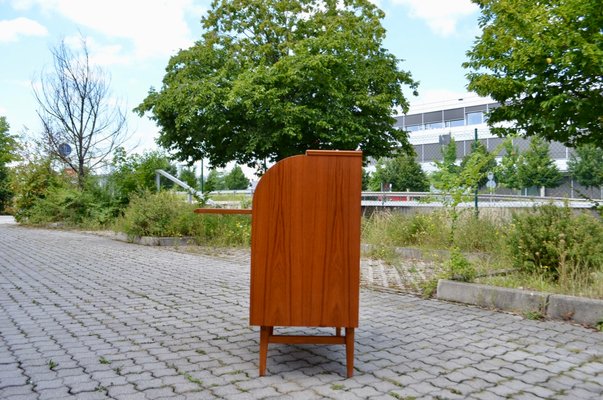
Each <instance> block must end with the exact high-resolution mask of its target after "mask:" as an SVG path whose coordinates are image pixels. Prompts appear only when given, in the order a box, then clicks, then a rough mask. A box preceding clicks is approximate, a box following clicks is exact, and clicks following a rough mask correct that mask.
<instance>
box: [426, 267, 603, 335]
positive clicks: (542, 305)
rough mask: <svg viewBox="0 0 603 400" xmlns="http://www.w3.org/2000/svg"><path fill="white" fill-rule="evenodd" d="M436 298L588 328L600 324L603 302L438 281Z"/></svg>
mask: <svg viewBox="0 0 603 400" xmlns="http://www.w3.org/2000/svg"><path fill="white" fill-rule="evenodd" d="M437 298H438V299H439V300H447V301H454V302H458V303H465V304H472V305H476V306H480V307H485V308H494V309H497V310H503V311H510V312H514V313H519V314H528V313H532V314H535V315H541V316H543V317H545V318H547V319H554V320H564V321H571V322H575V323H578V324H582V325H587V326H591V327H597V326H598V324H601V322H603V300H597V299H588V298H582V297H574V296H564V295H557V294H550V293H543V292H529V291H526V290H521V289H509V288H502V287H494V286H486V285H480V284H476V283H465V282H456V281H449V280H445V279H440V280H439V281H438V289H437Z"/></svg>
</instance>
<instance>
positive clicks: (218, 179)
mask: <svg viewBox="0 0 603 400" xmlns="http://www.w3.org/2000/svg"><path fill="white" fill-rule="evenodd" d="M225 189H226V182H224V173H223V172H221V171H218V170H217V169H212V170H210V171H209V173H208V174H207V178H206V179H205V187H204V188H203V190H204V191H206V192H213V191H215V190H225Z"/></svg>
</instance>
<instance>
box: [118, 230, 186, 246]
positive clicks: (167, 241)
mask: <svg viewBox="0 0 603 400" xmlns="http://www.w3.org/2000/svg"><path fill="white" fill-rule="evenodd" d="M111 239H113V240H119V241H121V242H128V243H134V244H140V245H143V246H187V245H190V244H195V239H194V238H192V237H171V236H169V237H160V236H135V237H128V235H126V234H125V233H122V232H114V233H113V234H112V235H111Z"/></svg>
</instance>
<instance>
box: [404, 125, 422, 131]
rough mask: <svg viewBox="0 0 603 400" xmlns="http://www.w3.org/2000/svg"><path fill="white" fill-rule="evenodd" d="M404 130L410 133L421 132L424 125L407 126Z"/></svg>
mask: <svg viewBox="0 0 603 400" xmlns="http://www.w3.org/2000/svg"><path fill="white" fill-rule="evenodd" d="M404 129H405V130H406V131H408V132H415V131H420V130H422V129H423V125H406V127H405V128H404Z"/></svg>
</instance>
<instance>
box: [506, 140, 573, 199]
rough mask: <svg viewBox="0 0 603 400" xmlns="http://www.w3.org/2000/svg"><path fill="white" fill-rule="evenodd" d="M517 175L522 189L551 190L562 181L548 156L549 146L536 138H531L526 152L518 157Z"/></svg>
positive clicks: (559, 173) (557, 169) (555, 166)
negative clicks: (534, 187)
mask: <svg viewBox="0 0 603 400" xmlns="http://www.w3.org/2000/svg"><path fill="white" fill-rule="evenodd" d="M517 175H518V179H519V182H520V184H521V187H523V188H529V187H533V186H536V187H546V188H553V187H557V186H559V185H560V184H561V181H562V180H563V175H561V172H559V168H557V165H555V162H554V161H553V160H552V159H551V156H550V154H549V144H548V143H547V142H545V141H544V140H543V139H541V138H540V137H538V136H535V137H533V138H532V140H531V141H530V147H529V148H528V150H527V151H526V152H525V153H523V154H521V155H520V156H519V163H518V165H517Z"/></svg>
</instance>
